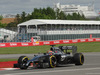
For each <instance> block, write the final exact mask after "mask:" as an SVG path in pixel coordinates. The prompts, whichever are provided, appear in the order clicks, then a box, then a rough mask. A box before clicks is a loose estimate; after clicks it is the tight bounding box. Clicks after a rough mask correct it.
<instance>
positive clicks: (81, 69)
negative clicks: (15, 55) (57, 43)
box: [5, 67, 100, 75]
mask: <svg viewBox="0 0 100 75" xmlns="http://www.w3.org/2000/svg"><path fill="white" fill-rule="evenodd" d="M99 69H100V67H96V68H80V69H69V70H53V71H39V72H24V73H11V74H5V75H29V74H41V73H51V72H52V73H56V72H57V73H58V72H72V71H87V70H99Z"/></svg>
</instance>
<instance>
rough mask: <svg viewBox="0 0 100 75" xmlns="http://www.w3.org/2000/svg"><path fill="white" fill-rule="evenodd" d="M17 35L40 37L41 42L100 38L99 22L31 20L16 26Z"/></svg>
mask: <svg viewBox="0 0 100 75" xmlns="http://www.w3.org/2000/svg"><path fill="white" fill-rule="evenodd" d="M18 31H19V34H22V35H23V36H24V34H27V35H28V36H29V37H27V36H26V35H25V38H31V37H32V36H34V35H35V36H40V37H41V40H58V39H76V38H89V35H90V34H93V36H94V37H100V36H99V35H100V21H82V20H46V19H32V20H29V21H26V22H23V23H21V24H18Z"/></svg>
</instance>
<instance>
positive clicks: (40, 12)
mask: <svg viewBox="0 0 100 75" xmlns="http://www.w3.org/2000/svg"><path fill="white" fill-rule="evenodd" d="M31 19H60V20H87V19H86V18H85V16H84V15H80V14H79V13H73V14H72V15H70V14H68V15H66V14H65V13H64V12H63V11H60V10H59V9H57V10H56V11H54V9H53V8H50V7H47V8H39V9H37V8H34V10H33V12H31V13H26V12H24V11H23V12H22V13H21V14H17V15H16V17H15V21H14V22H11V23H9V24H8V25H4V24H1V23H0V27H17V24H19V23H22V22H25V21H28V20H31Z"/></svg>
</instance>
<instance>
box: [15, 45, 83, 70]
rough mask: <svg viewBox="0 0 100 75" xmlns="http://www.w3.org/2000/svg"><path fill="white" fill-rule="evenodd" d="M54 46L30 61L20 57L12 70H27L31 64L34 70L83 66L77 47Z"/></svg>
mask: <svg viewBox="0 0 100 75" xmlns="http://www.w3.org/2000/svg"><path fill="white" fill-rule="evenodd" d="M54 46H55V45H52V47H51V48H50V51H49V52H47V53H44V54H38V55H34V57H33V59H31V60H29V58H28V57H27V56H20V57H19V59H18V63H17V64H14V68H20V69H27V68H28V67H29V66H30V65H32V64H33V67H35V68H47V67H51V68H54V67H56V66H59V65H64V64H75V65H83V63H84V55H83V54H82V53H77V46H59V47H54ZM68 50H72V52H68Z"/></svg>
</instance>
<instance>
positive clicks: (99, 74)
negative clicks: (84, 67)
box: [86, 73, 100, 75]
mask: <svg viewBox="0 0 100 75" xmlns="http://www.w3.org/2000/svg"><path fill="white" fill-rule="evenodd" d="M86 75H100V73H86Z"/></svg>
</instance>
